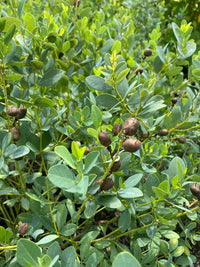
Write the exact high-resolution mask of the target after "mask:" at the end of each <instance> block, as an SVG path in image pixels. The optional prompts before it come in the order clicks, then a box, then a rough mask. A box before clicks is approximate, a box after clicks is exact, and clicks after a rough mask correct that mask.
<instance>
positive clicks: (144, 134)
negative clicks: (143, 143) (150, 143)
mask: <svg viewBox="0 0 200 267" xmlns="http://www.w3.org/2000/svg"><path fill="white" fill-rule="evenodd" d="M148 136H149V133H140V134H139V135H138V139H139V140H144V139H146V138H148Z"/></svg>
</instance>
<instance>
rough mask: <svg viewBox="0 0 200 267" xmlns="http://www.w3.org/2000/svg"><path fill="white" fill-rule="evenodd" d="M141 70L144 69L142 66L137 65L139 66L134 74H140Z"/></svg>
mask: <svg viewBox="0 0 200 267" xmlns="http://www.w3.org/2000/svg"><path fill="white" fill-rule="evenodd" d="M143 71H144V70H143V68H142V67H139V68H137V69H136V71H135V74H138V73H140V74H142V73H143Z"/></svg>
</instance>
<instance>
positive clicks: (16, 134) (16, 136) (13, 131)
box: [11, 126, 20, 141]
mask: <svg viewBox="0 0 200 267" xmlns="http://www.w3.org/2000/svg"><path fill="white" fill-rule="evenodd" d="M11 135H12V138H13V141H18V140H19V138H20V129H19V128H18V127H16V126H13V127H12V128H11Z"/></svg>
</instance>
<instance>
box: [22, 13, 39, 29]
mask: <svg viewBox="0 0 200 267" xmlns="http://www.w3.org/2000/svg"><path fill="white" fill-rule="evenodd" d="M23 20H24V25H25V27H26V29H27V30H28V31H30V32H33V30H34V29H35V27H36V20H35V17H34V16H33V15H32V14H31V13H26V14H25V16H24V19H23Z"/></svg>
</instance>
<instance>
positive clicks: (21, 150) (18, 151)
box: [10, 146, 30, 159]
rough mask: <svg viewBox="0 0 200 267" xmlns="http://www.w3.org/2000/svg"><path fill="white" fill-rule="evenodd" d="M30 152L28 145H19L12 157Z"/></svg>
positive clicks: (19, 156) (18, 156) (15, 157)
mask: <svg viewBox="0 0 200 267" xmlns="http://www.w3.org/2000/svg"><path fill="white" fill-rule="evenodd" d="M29 152H30V149H29V148H28V147H26V146H19V147H17V149H16V150H15V151H14V153H12V154H11V155H10V158H11V159H17V158H21V157H23V156H25V155H27V154H28V153H29Z"/></svg>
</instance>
